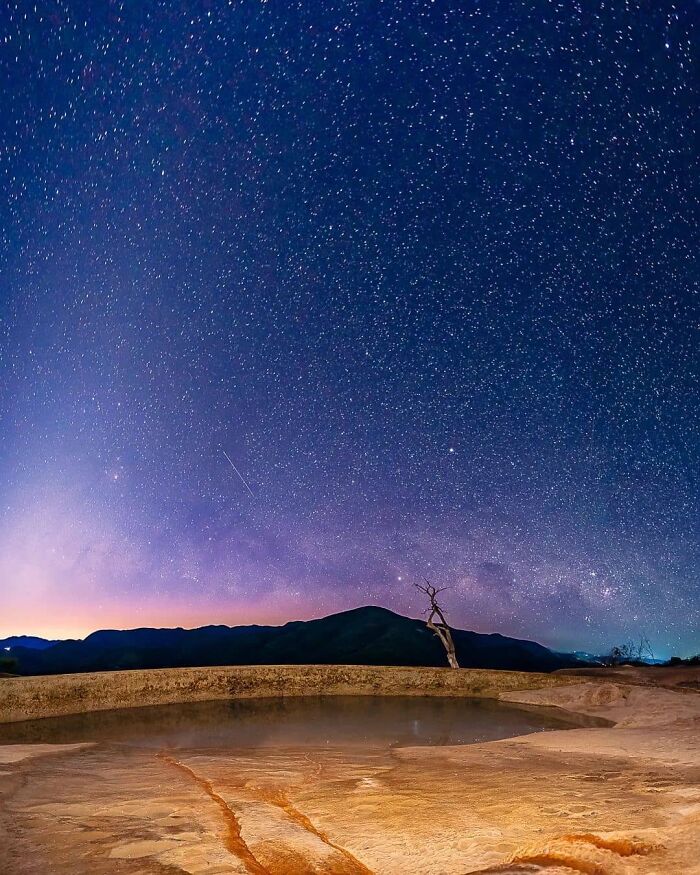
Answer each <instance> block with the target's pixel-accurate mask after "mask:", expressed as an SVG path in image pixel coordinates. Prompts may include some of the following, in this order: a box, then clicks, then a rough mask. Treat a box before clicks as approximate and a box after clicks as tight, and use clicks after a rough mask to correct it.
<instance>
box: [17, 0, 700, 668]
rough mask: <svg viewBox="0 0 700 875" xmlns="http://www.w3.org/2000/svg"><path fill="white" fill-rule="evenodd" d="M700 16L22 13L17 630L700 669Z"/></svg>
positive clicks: (526, 10)
mask: <svg viewBox="0 0 700 875" xmlns="http://www.w3.org/2000/svg"><path fill="white" fill-rule="evenodd" d="M698 13H699V7H698V5H697V4H696V3H694V2H693V3H691V2H688V3H680V2H677V3H670V2H655V3H651V2H624V0H616V2H586V3H569V2H567V3H564V2H561V3H559V2H542V0H534V2H527V3H524V2H523V3H505V2H489V3H486V2H484V3H470V2H460V3H455V2H441V0H435V2H418V0H415V2H370V0H366V2H360V0H358V2H351V0H347V2H338V0H329V2H324V3H315V2H309V0H307V2H304V3H290V2H284V3H283V2H274V0H269V2H262V0H249V2H245V0H242V2H231V3H223V2H215V0H211V2H189V3H185V2H181V3H172V2H162V3H129V4H127V3H119V2H112V3H101V2H100V3H93V2H91V3H81V2H47V3H44V4H38V5H37V6H36V7H35V5H34V4H33V3H24V2H22V3H16V4H13V3H10V4H9V7H8V6H7V5H6V6H5V7H4V8H3V11H2V12H0V21H1V22H2V35H3V40H0V65H1V66H0V70H1V75H2V81H3V88H2V93H3V100H2V111H1V113H0V179H1V180H2V191H3V197H2V198H1V199H0V210H1V211H2V212H1V214H0V232H1V234H2V238H1V241H0V242H1V246H2V249H1V251H0V283H1V285H0V294H1V295H2V302H1V304H2V306H1V310H0V316H1V321H0V331H1V335H0V344H1V348H0V352H1V354H2V365H1V368H2V369H1V371H0V414H1V419H0V445H1V446H2V450H1V455H0V586H2V589H3V592H4V595H3V601H4V608H3V611H2V615H0V632H7V633H19V632H25V633H26V632H37V633H46V634H78V633H85V632H87V631H90V630H92V629H94V628H97V627H101V626H114V625H120V626H136V625H142V624H146V623H148V624H161V625H166V624H171V623H180V624H183V625H195V624H197V623H202V622H229V623H235V622H240V621H248V620H260V621H275V622H276V621H280V620H284V619H288V618H296V617H308V616H315V615H320V614H323V613H329V612H331V611H333V610H336V609H341V608H344V607H349V606H354V605H357V604H362V603H367V602H375V603H380V604H384V605H386V606H387V607H391V608H394V609H396V610H400V611H403V612H406V613H413V614H417V613H419V612H420V610H421V608H422V605H421V604H420V602H419V600H418V599H417V597H416V595H415V594H414V592H413V591H412V588H411V581H413V580H415V579H419V578H420V577H422V576H423V575H427V576H429V577H431V578H432V579H433V580H434V581H435V582H436V583H439V584H440V585H445V586H450V587H451V589H450V590H449V592H448V593H447V594H446V602H447V607H448V608H449V616H450V618H451V619H452V621H453V622H454V623H455V624H457V625H461V626H463V627H469V628H475V629H478V630H486V631H496V630H498V631H502V632H505V633H509V634H517V635H521V636H528V637H536V638H538V639H539V640H542V641H544V643H547V644H551V645H553V646H556V647H587V648H592V649H600V648H602V647H606V646H608V645H610V644H612V643H616V642H618V641H619V640H622V639H625V638H628V637H633V636H637V635H638V634H639V632H644V633H646V634H647V635H648V636H649V637H650V639H651V641H652V643H653V644H654V646H655V647H656V649H657V650H658V651H659V652H660V653H662V654H664V655H669V654H671V653H688V652H691V651H693V652H695V651H697V650H700V637H699V636H700V631H699V630H700V613H699V607H698V605H699V604H700V584H699V582H698V574H699V570H700V561H699V560H700V550H699V546H698V537H697V520H698V474H699V464H698V459H699V456H698V443H699V435H698V421H699V417H698V412H699V411H698V378H699V376H700V374H699V370H700V369H699V366H698V355H697V349H698V335H697V329H698V307H697V302H698V298H697V292H698V289H697V278H698V262H697V256H696V250H697V245H698V240H697V218H698V216H697V211H696V205H697V194H698V190H697V178H698V175H697V170H698V167H697V160H696V159H697V138H696V134H697V126H696V121H697V119H696V116H695V112H696V107H697V105H698V87H697V86H698V70H697V57H698V53H697V48H698V45H697V24H698V20H699V18H700V16H699V14H698ZM224 451H225V452H226V453H228V454H229V456H230V457H231V459H232V460H233V462H234V463H235V465H236V467H237V468H238V470H239V471H240V473H241V474H242V476H243V478H244V479H245V480H246V481H247V483H248V484H249V486H250V490H251V491H252V495H251V493H250V492H249V491H248V490H247V489H246V486H245V485H244V483H243V482H242V481H241V479H240V478H239V476H238V475H237V474H236V472H235V471H234V470H233V469H232V467H231V466H230V465H229V464H228V462H227V460H226V458H225V456H224ZM8 592H9V597H8V595H7V594H8Z"/></svg>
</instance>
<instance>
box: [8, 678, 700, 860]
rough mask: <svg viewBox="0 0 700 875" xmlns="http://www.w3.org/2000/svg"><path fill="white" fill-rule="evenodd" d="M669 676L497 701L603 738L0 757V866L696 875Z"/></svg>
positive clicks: (44, 750)
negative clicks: (562, 713) (571, 717)
mask: <svg viewBox="0 0 700 875" xmlns="http://www.w3.org/2000/svg"><path fill="white" fill-rule="evenodd" d="M485 674H486V673H485ZM487 674H488V675H489V676H493V675H494V673H492V672H489V673H487ZM682 678H683V680H682V681H681V682H682V683H683V684H684V686H685V688H684V689H680V688H678V686H677V684H678V683H680V682H679V681H677V680H675V679H673V678H672V677H671V676H669V675H665V674H664V673H663V670H659V671H658V672H657V673H656V674H651V673H650V672H649V673H643V674H641V675H640V674H639V673H638V672H630V673H627V674H625V673H623V674H622V675H619V674H618V675H616V676H614V677H612V678H611V677H605V676H603V677H596V676H583V677H576V676H569V677H568V678H567V679H566V681H567V684H566V685H557V684H556V683H555V684H554V685H552V686H549V687H546V688H543V689H535V690H532V689H530V690H523V689H520V690H519V691H515V692H501V693H500V695H501V697H502V698H503V699H506V700H509V701H515V702H518V703H527V704H530V705H546V706H555V707H558V708H563V709H567V710H569V711H575V712H577V713H582V714H587V715H590V716H595V717H601V718H605V719H608V720H610V721H612V722H614V723H615V725H614V726H610V727H604V728H601V727H597V728H585V729H572V730H564V731H553V732H546V733H537V734H533V735H527V736H521V737H518V738H511V739H506V740H503V741H496V742H489V743H486V744H474V745H462V746H452V747H404V748H394V749H380V748H378V749H367V748H364V749H363V748H359V747H357V748H356V747H354V746H349V747H348V748H347V749H337V748H334V749H326V748H319V749H315V748H313V749H310V748H309V747H304V748H303V749H302V748H294V747H290V748H279V749H269V748H268V749H265V748H261V749H259V750H257V751H255V750H246V751H235V750H233V751H232V750H230V749H228V750H215V749H207V750H206V751H203V750H198V749H187V748H179V749H178V750H176V751H167V750H146V749H141V748H129V747H126V746H123V745H118V744H109V743H99V744H95V745H91V744H81V745H76V744H72V745H55V746H52V745H45V744H42V745H40V744H37V745H29V744H27V745H19V744H14V745H6V746H3V747H0V836H2V841H0V871H2V872H13V873H39V872H41V873H46V872H51V873H71V875H73V873H181V872H187V873H193V875H194V873H207V875H213V873H259V875H263V873H267V875H278V873H279V875H282V873H284V875H295V873H298V875H301V873H329V875H333V873H339V875H340V873H342V875H356V873H368V872H372V873H377V875H393V873H396V875H398V873H402V875H404V873H412V875H422V873H424V875H438V873H450V875H453V873H454V875H461V873H476V872H481V873H483V872H500V873H509V872H511V873H526V872H528V873H533V872H543V873H546V875H571V873H582V872H583V873H599V875H625V873H656V875H674V873H678V875H692V873H700V742H699V741H698V730H699V729H700V695H698V693H697V692H696V691H695V690H694V689H693V688H692V687H693V684H697V682H698V679H699V673H697V672H695V673H692V670H690V669H689V670H687V671H686V672H685V673H684V674H683V676H682ZM42 680H44V681H45V682H48V683H50V681H51V679H42ZM658 684H667V686H666V687H662V686H659V685H658ZM507 686H508V683H507V680H506V681H505V682H504V683H503V684H502V686H501V689H503V688H504V687H507ZM489 688H490V689H491V688H492V687H489Z"/></svg>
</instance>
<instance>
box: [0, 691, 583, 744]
mask: <svg viewBox="0 0 700 875" xmlns="http://www.w3.org/2000/svg"><path fill="white" fill-rule="evenodd" d="M584 721H585V718H582V719H581V720H577V719H576V718H573V717H571V718H570V717H569V716H564V715H563V714H560V713H558V712H556V711H546V710H543V709H527V708H522V707H514V706H511V705H505V704H502V703H500V702H496V701H494V700H492V699H458V698H442V697H440V698H437V697H414V696H391V697H375V696H308V697H294V698H292V697H289V698H282V697H280V698H269V699H238V700H233V701H225V702H195V703H188V704H181V705H160V706H157V707H146V708H129V709H125V710H119V711H101V712H94V713H91V714H79V715H73V716H67V717H51V718H45V719H43V720H32V721H27V722H25V723H11V724H5V725H0V744H18V743H25V744H26V743H46V744H67V743H72V742H79V741H93V742H111V743H121V744H127V745H131V746H137V747H156V748H164V747H165V748H222V747H228V748H235V749H239V750H240V749H246V748H250V749H252V748H261V747H264V748H270V747H275V748H280V747H306V746H308V747H316V748H318V747H329V748H333V747H344V748H347V747H352V746H359V747H365V748H366V747H368V746H373V747H383V748H386V747H394V746H406V745H423V744H429V745H444V744H470V743H474V742H482V741H492V740H495V739H499V738H508V737H511V736H514V735H525V734H527V733H531V732H542V731H545V730H548V729H568V728H572V727H575V726H582V725H591V721H585V722H584Z"/></svg>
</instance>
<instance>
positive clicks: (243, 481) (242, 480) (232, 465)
mask: <svg viewBox="0 0 700 875" xmlns="http://www.w3.org/2000/svg"><path fill="white" fill-rule="evenodd" d="M221 452H222V453H223V454H224V455H225V456H226V458H227V460H228V463H229V465H230V466H231V467H232V468H233V470H234V471H235V472H236V474H238V476H239V478H240V481H241V483H242V484H243V485H244V486H245V488H246V489H247V490H248V492H250V494H251V495H252V496H253V498H255V493H254V492H253V490H252V489H251V488H250V486H248V484H247V483H246V480H245V477H244V476H243V475H242V474H241V472H240V471H239V470H238V468H236V466H235V465H234V464H233V460H232V459H231V456H229V454H228V453H227V452H226V450H225V449H223V447H222V449H221Z"/></svg>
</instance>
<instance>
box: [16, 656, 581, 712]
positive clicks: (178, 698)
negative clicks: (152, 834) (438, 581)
mask: <svg viewBox="0 0 700 875" xmlns="http://www.w3.org/2000/svg"><path fill="white" fill-rule="evenodd" d="M576 682H577V679H576V678H571V677H567V676H565V675H558V674H543V673H539V672H524V671H500V670H492V669H476V668H475V669H471V668H464V669H458V670H454V669H449V668H423V667H420V668H417V667H416V668H414V667H404V666H364V665H238V666H212V667H195V668H160V669H134V670H130V671H110V672H90V673H85V674H63V675H41V676H31V677H17V678H2V679H0V723H15V722H19V721H22V720H35V719H39V718H43V717H62V716H65V715H68V714H82V713H86V712H89V711H111V710H114V709H117V708H137V707H146V706H152V705H173V704H179V703H184V702H205V701H216V700H222V699H223V700H226V699H237V698H241V699H242V698H263V697H269V696H305V695H306V696H314V695H321V694H322V695H328V696H332V695H350V696H364V695H374V696H465V697H475V696H478V697H482V698H499V697H500V695H501V694H502V693H507V692H517V691H520V690H534V689H542V688H543V687H555V686H556V687H559V686H569V685H571V684H575V683H576Z"/></svg>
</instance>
